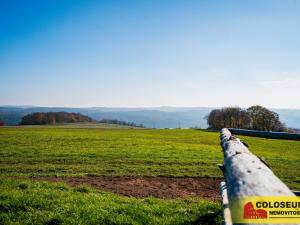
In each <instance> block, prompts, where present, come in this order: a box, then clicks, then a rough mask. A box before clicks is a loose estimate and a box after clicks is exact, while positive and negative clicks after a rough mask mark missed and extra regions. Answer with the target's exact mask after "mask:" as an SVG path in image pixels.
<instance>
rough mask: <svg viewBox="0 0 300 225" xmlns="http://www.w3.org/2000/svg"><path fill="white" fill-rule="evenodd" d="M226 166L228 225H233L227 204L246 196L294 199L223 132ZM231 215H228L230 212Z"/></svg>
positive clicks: (224, 190) (224, 185)
mask: <svg viewBox="0 0 300 225" xmlns="http://www.w3.org/2000/svg"><path fill="white" fill-rule="evenodd" d="M220 138H221V146H222V149H223V152H224V164H223V165H222V166H221V169H222V170H223V173H224V177H225V181H226V183H221V194H222V198H223V200H222V203H223V206H224V219H225V224H226V225H230V224H232V222H231V217H230V211H229V210H230V208H228V205H229V204H228V203H229V202H230V200H231V199H233V198H235V197H243V196H295V195H294V193H293V192H292V191H291V190H290V189H289V188H288V187H287V186H286V185H285V184H284V183H283V182H282V181H281V180H280V179H279V178H278V177H277V176H275V175H274V173H273V172H272V170H271V169H270V168H269V167H268V166H267V165H266V164H265V163H264V162H263V161H262V160H261V159H260V158H258V157H257V156H255V155H253V154H252V153H251V152H250V151H249V150H248V148H247V147H246V146H245V144H243V143H242V142H241V141H240V140H239V139H238V138H236V137H234V136H233V135H232V134H231V132H230V131H229V130H228V129H227V128H224V129H222V130H221V136H220ZM228 211H229V212H228Z"/></svg>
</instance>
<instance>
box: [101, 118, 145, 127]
mask: <svg viewBox="0 0 300 225" xmlns="http://www.w3.org/2000/svg"><path fill="white" fill-rule="evenodd" d="M99 122H100V123H109V124H118V125H123V126H130V127H145V126H144V125H143V124H139V125H137V124H135V123H133V122H125V121H120V120H111V119H103V120H100V121H99Z"/></svg>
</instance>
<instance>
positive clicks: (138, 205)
mask: <svg viewBox="0 0 300 225" xmlns="http://www.w3.org/2000/svg"><path fill="white" fill-rule="evenodd" d="M241 138H242V139H243V140H244V141H245V142H247V143H248V145H249V146H250V150H251V151H252V152H253V153H254V154H256V155H258V156H263V157H264V158H265V159H266V160H267V162H268V163H269V164H270V166H271V168H272V170H273V171H274V173H275V174H276V175H277V176H279V177H280V178H281V179H282V180H283V181H284V182H285V183H286V184H287V185H288V186H289V187H290V188H292V189H298V190H299V189H300V163H299V162H300V151H299V150H300V142H298V141H287V140H270V139H263V138H253V137H241ZM219 142H220V141H219V133H216V132H208V131H200V130H180V129H175V130H152V129H124V128H120V129H119V128H109V127H108V128H99V127H92V128H91V127H88V126H85V127H81V128H78V127H77V126H58V127H56V126H50V127H49V126H45V127H43V126H39V127H14V128H9V127H5V128H0V171H1V184H0V191H1V192H0V213H1V214H0V224H199V223H200V224H205V222H204V221H206V224H218V223H219V222H220V214H219V212H220V205H219V204H218V203H216V202H210V201H208V200H203V199H197V198H184V199H174V200H163V199H156V198H146V199H136V198H127V197H122V196H118V195H115V194H111V193H107V192H103V191H99V190H94V189H92V188H88V187H82V188H73V187H69V186H67V185H65V184H61V183H59V184H53V183H51V184H50V183H45V182H32V181H24V180H12V179H8V178H7V177H10V176H22V177H28V176H93V175H117V176H125V175H129V176H135V175H137V176H172V177H222V173H221V172H220V171H219V169H218V168H217V164H218V163H222V161H223V155H222V152H221V147H220V145H219ZM216 188H218V187H216ZM212 215H213V216H212ZM216 215H218V216H216ZM207 221H208V222H207Z"/></svg>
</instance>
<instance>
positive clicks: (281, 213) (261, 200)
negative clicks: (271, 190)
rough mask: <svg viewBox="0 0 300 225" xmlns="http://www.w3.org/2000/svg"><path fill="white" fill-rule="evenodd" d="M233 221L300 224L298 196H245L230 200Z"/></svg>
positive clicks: (241, 222) (299, 199)
mask: <svg viewBox="0 0 300 225" xmlns="http://www.w3.org/2000/svg"><path fill="white" fill-rule="evenodd" d="M229 208H230V212H231V219H232V222H233V223H239V224H243V223H246V224H249V223H255V224H266V223H272V224H278V223H285V224H286V223H292V224H300V198H299V197H297V196H245V197H239V198H233V199H230V200H229Z"/></svg>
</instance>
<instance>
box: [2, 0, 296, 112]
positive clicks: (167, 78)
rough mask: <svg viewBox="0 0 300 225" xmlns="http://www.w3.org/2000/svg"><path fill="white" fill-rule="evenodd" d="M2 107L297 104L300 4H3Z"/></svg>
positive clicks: (150, 0)
mask: <svg viewBox="0 0 300 225" xmlns="http://www.w3.org/2000/svg"><path fill="white" fill-rule="evenodd" d="M0 78H1V88H0V105H40V106H72V107H78V106H82V107H88V106H110V107H111V106H118V107H139V106H142V107H145V106H166V105H167V106H229V105H240V106H250V105H253V104H261V105H264V106H267V107H276V108H300V101H299V100H298V99H299V96H300V1H297V0H285V1H283V0H279V1H276V0H248V1H247V0H240V1H224V0H223V1H209V0H207V1H201V0H189V1H185V0H143V1H141V0H107V1H101V0H98V1H96V0H95V1H88V0H85V1H84V0H82V1H79V0H77V1H76V0H73V1H71V0H69V1H68V0H48V1H47V0H43V1H40V0H36V1H32V0H27V1H16V0H0Z"/></svg>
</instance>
